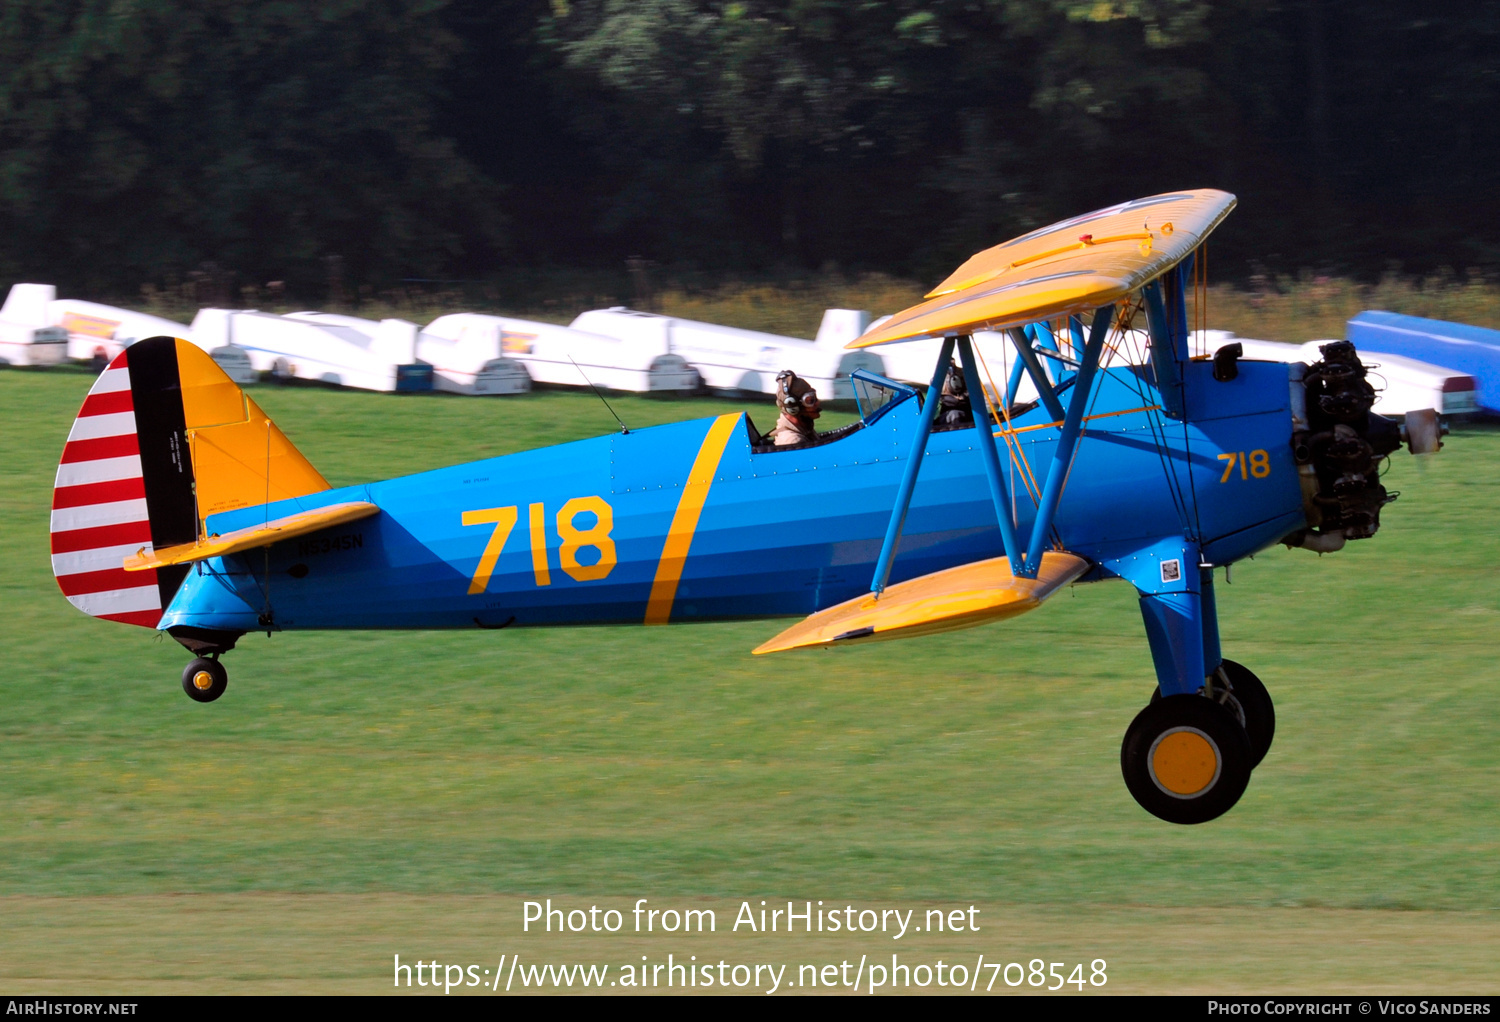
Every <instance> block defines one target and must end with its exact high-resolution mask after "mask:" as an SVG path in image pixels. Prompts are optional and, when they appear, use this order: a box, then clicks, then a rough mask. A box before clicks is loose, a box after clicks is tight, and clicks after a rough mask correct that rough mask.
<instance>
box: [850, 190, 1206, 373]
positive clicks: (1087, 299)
mask: <svg viewBox="0 0 1500 1022" xmlns="http://www.w3.org/2000/svg"><path fill="white" fill-rule="evenodd" d="M1235 201H1236V200H1235V197H1234V196H1233V195H1230V194H1229V193H1228V192H1221V191H1217V190H1215V189H1212V188H1204V189H1199V190H1197V191H1189V192H1172V193H1170V194H1166V195H1153V196H1150V197H1149V198H1144V199H1136V200H1134V201H1133V202H1125V203H1121V204H1120V205H1118V206H1110V207H1108V208H1106V209H1100V210H1095V211H1094V212H1092V213H1085V214H1084V215H1083V216H1077V217H1073V218H1072V219H1070V220H1063V221H1062V222H1060V223H1056V224H1053V225H1052V226H1050V227H1044V228H1042V229H1041V230H1037V231H1032V232H1031V233H1030V234H1024V235H1022V236H1021V237H1019V238H1015V239H1013V240H1011V241H1007V242H1005V243H1004V244H1001V245H996V246H995V247H994V248H988V249H985V250H984V251H983V252H980V253H979V254H978V255H975V256H973V257H971V258H970V259H969V260H968V262H966V263H964V264H963V265H962V266H960V267H959V268H958V269H957V270H955V271H954V272H953V274H952V275H951V276H949V277H948V279H947V280H945V281H943V282H942V283H941V284H939V285H938V286H937V287H935V288H933V290H932V291H931V292H929V293H928V295H927V298H928V301H925V302H923V303H922V304H920V305H914V306H912V307H911V308H910V309H907V310H905V311H904V312H898V313H897V314H896V315H894V316H892V317H891V318H890V319H888V320H886V321H885V322H884V323H882V324H881V325H880V326H879V327H878V328H877V329H875V330H871V331H868V332H867V333H865V334H863V335H862V336H860V337H857V338H855V340H853V341H851V342H850V343H849V345H848V346H849V347H851V348H868V347H871V346H872V345H876V344H888V343H890V342H892V341H902V340H908V339H910V338H914V337H936V336H943V335H946V334H962V333H972V332H973V331H975V330H1002V329H1005V328H1007V327H1013V326H1022V325H1024V324H1026V323H1032V322H1036V321H1037V320H1042V319H1052V318H1054V317H1057V316H1065V315H1070V314H1072V313H1075V312H1084V311H1086V310H1089V309H1094V308H1097V307H1098V306H1100V305H1105V304H1108V303H1110V302H1113V301H1116V300H1118V299H1120V298H1123V297H1124V296H1125V295H1127V294H1129V293H1130V292H1132V291H1134V290H1136V289H1137V288H1139V287H1140V286H1141V285H1143V284H1146V283H1148V282H1149V281H1150V280H1152V279H1153V278H1154V277H1157V276H1159V275H1160V274H1162V273H1164V272H1165V271H1166V270H1169V269H1171V268H1172V267H1173V266H1175V265H1177V263H1179V262H1180V261H1182V260H1183V259H1184V258H1185V257H1186V256H1187V255H1188V254H1189V253H1190V252H1192V251H1193V249H1195V248H1197V247H1198V245H1199V244H1200V243H1201V242H1202V241H1203V239H1204V238H1205V237H1207V236H1208V233H1209V232H1210V231H1212V230H1213V229H1214V228H1215V227H1217V226H1218V225H1219V224H1220V222H1222V221H1223V219H1224V218H1225V217H1226V216H1228V215H1229V213H1230V211H1231V210H1233V209H1234V206H1235Z"/></svg>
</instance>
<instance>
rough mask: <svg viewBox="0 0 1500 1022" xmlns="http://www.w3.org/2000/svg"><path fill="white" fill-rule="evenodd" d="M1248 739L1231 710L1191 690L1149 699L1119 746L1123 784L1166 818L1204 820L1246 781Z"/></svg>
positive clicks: (1234, 798)
mask: <svg viewBox="0 0 1500 1022" xmlns="http://www.w3.org/2000/svg"><path fill="white" fill-rule="evenodd" d="M1251 757H1252V753H1251V751H1250V740H1249V739H1248V738H1247V737H1246V734H1245V729H1244V728H1243V727H1242V726H1241V725H1240V722H1239V720H1238V719H1236V717H1235V715H1234V713H1233V712H1232V711H1231V710H1229V709H1227V708H1226V707H1224V706H1223V705H1221V704H1219V703H1216V702H1213V701H1211V700H1208V699H1202V698H1200V697H1198V696H1195V695H1179V696H1169V697H1167V698H1165V699H1157V700H1153V701H1152V702H1151V703H1150V704H1148V705H1147V706H1146V708H1145V709H1144V710H1142V711H1141V712H1140V713H1138V714H1137V715H1136V718H1135V720H1133V721H1131V723H1130V727H1129V728H1128V729H1126V731H1125V741H1124V743H1123V744H1122V745H1121V746H1120V771H1121V772H1122V773H1123V774H1124V775H1125V786H1126V787H1127V788H1129V789H1130V794H1132V795H1134V796H1135V800H1136V801H1137V802H1139V803H1140V804H1141V808H1143V809H1145V810H1146V811H1147V812H1148V813H1150V814H1151V815H1153V816H1156V817H1158V818H1159V819H1163V820H1166V821H1167V822H1168V823H1205V822H1207V821H1209V820H1212V819H1214V818H1215V817H1218V816H1221V815H1223V814H1224V813H1226V812H1228V811H1229V810H1230V809H1231V808H1233V807H1234V804H1235V803H1236V802H1238V801H1239V800H1240V796H1241V795H1242V794H1244V791H1245V785H1247V784H1248V783H1249V782H1250V767H1251Z"/></svg>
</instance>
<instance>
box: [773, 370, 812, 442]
mask: <svg viewBox="0 0 1500 1022" xmlns="http://www.w3.org/2000/svg"><path fill="white" fill-rule="evenodd" d="M776 405H777V407H778V408H780V409H781V415H780V416H779V417H778V418H777V419H776V428H775V429H773V430H771V432H770V434H769V436H770V437H771V439H772V440H773V442H774V443H775V445H776V446H777V447H786V446H788V445H791V444H806V443H811V442H813V441H815V440H817V439H818V430H817V427H816V426H814V425H813V420H814V419H816V418H817V417H818V416H819V415H822V414H823V406H822V405H821V404H820V403H819V401H818V392H817V391H816V390H814V389H813V387H812V384H810V383H808V382H807V381H806V380H804V379H802V377H800V376H798V375H797V374H796V373H794V372H792V371H791V370H790V369H783V370H782V371H781V372H779V373H777V374H776Z"/></svg>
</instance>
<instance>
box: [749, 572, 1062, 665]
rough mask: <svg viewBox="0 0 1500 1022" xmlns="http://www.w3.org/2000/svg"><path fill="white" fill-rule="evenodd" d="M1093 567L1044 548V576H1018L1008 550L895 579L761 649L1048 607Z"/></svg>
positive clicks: (872, 636) (868, 637)
mask: <svg viewBox="0 0 1500 1022" xmlns="http://www.w3.org/2000/svg"><path fill="white" fill-rule="evenodd" d="M1088 568H1089V563H1088V561H1086V560H1084V559H1083V558H1082V557H1079V556H1077V555H1076V554H1069V553H1062V552H1056V551H1048V552H1047V553H1044V554H1042V564H1041V570H1040V571H1038V572H1037V577H1036V578H1016V577H1015V576H1014V575H1012V574H1011V571H1010V561H1009V560H1008V559H1007V558H1004V557H994V558H991V559H990V560H987V561H975V562H974V563H972V564H961V565H959V566H958V567H956V568H948V569H946V570H945V571H935V572H933V573H932V574H931V575H923V576H921V577H920V578H914V579H911V580H909V581H906V582H902V583H901V584H900V585H894V586H891V587H890V588H889V589H887V590H886V591H885V592H883V593H881V594H880V598H879V599H878V600H877V599H876V598H875V597H874V595H873V594H867V595H865V596H857V597H855V598H854V599H852V600H846V601H844V602H843V603H840V604H839V605H838V606H836V607H829V608H828V609H827V610H820V611H818V613H816V614H813V615H812V616H811V617H808V618H805V619H803V620H802V621H799V622H798V623H797V624H795V625H793V626H792V627H790V628H788V629H787V630H786V631H784V632H782V633H781V634H780V635H778V636H776V638H774V639H771V640H770V641H769V642H763V643H761V644H760V645H759V646H757V647H755V652H756V653H779V652H781V651H782V650H786V649H800V648H802V647H806V646H832V645H840V646H842V645H844V644H846V643H851V642H873V641H878V640H880V639H904V638H906V637H907V636H911V635H928V634H931V633H933V632H949V631H953V630H954V629H957V628H969V627H972V626H974V625H979V624H984V622H986V621H998V620H1001V619H1003V618H1008V617H1015V616H1016V615H1018V614H1024V613H1026V612H1027V611H1028V610H1032V609H1034V608H1036V607H1039V606H1041V604H1042V601H1043V600H1045V599H1046V598H1047V597H1049V596H1051V595H1052V594H1053V593H1054V592H1056V591H1057V590H1058V589H1061V588H1062V587H1063V586H1065V585H1067V584H1068V583H1069V582H1072V581H1073V580H1075V579H1076V578H1078V577H1079V576H1080V575H1082V574H1083V573H1084V572H1085V571H1087V570H1088Z"/></svg>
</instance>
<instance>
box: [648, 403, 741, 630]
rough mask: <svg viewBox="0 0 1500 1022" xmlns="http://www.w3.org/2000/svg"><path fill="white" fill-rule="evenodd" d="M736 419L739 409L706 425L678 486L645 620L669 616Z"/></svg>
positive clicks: (661, 620)
mask: <svg viewBox="0 0 1500 1022" xmlns="http://www.w3.org/2000/svg"><path fill="white" fill-rule="evenodd" d="M739 421H740V416H739V413H738V412H736V413H734V414H731V415H721V416H719V417H718V418H717V419H715V420H714V424H713V425H712V426H710V427H709V428H708V435H707V436H706V437H704V438H703V445H702V446H701V447H699V448H698V457H696V458H694V459H693V468H692V471H690V472H689V473H688V478H687V483H686V484H684V486H683V487H682V497H681V498H679V499H678V501H677V513H676V514H674V515H673V516H672V527H671V528H670V529H668V530H667V541H666V543H665V545H663V546H662V551H661V560H660V561H658V562H657V563H656V578H655V580H654V581H652V583H651V598H650V599H649V600H647V601H646V624H648V625H664V624H666V623H667V622H668V621H669V620H671V617H672V602H673V601H674V600H676V599H677V583H678V582H679V581H681V580H682V569H683V566H684V565H686V564H687V558H688V549H689V548H690V547H691V546H692V545H693V533H695V532H697V531H698V516H699V515H700V514H702V513H703V505H704V504H705V503H706V502H707V501H708V488H709V487H710V486H712V485H713V482H714V473H716V472H717V471H718V470H719V461H720V459H722V458H723V457H724V448H725V447H727V446H728V445H729V435H730V434H731V433H732V432H734V427H735V425H736V424H737V423H738V422H739Z"/></svg>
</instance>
